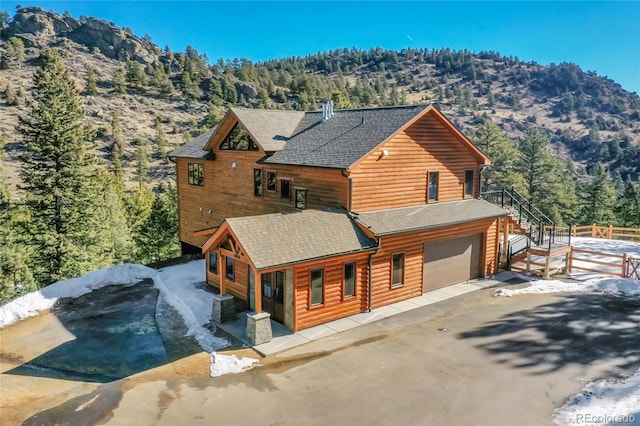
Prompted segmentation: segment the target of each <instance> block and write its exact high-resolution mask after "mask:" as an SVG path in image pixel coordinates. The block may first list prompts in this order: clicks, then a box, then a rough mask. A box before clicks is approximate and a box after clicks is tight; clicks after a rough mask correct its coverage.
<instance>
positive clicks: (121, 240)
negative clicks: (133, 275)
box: [86, 169, 135, 267]
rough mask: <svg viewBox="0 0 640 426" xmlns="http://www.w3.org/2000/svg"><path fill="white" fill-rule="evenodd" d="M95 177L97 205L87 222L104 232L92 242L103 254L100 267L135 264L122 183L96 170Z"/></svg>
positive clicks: (103, 171) (117, 177) (118, 177)
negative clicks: (114, 264) (112, 264)
mask: <svg viewBox="0 0 640 426" xmlns="http://www.w3.org/2000/svg"><path fill="white" fill-rule="evenodd" d="M94 176H95V178H94V179H95V183H96V185H95V189H94V197H93V205H92V206H91V215H89V216H88V217H87V218H86V221H87V226H89V227H91V228H94V229H101V230H102V231H103V232H98V233H96V235H95V237H94V239H93V241H92V244H94V245H96V246H97V247H99V251H100V252H101V253H102V255H101V258H100V259H99V260H97V261H96V267H98V266H104V265H107V264H111V263H122V262H127V261H131V260H132V259H133V257H134V252H135V243H134V241H133V237H132V236H131V233H130V232H129V225H128V223H127V216H126V209H125V203H124V198H125V197H124V184H123V182H122V179H121V177H120V176H118V175H113V174H111V173H109V172H107V171H106V170H104V169H96V174H95V175H94ZM97 189H100V190H97Z"/></svg>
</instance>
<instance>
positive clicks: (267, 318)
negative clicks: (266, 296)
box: [246, 312, 273, 346]
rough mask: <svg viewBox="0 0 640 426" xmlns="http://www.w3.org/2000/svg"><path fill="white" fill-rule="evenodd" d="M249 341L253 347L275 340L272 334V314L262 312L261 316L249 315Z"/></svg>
mask: <svg viewBox="0 0 640 426" xmlns="http://www.w3.org/2000/svg"><path fill="white" fill-rule="evenodd" d="M246 335H247V340H249V343H251V344H252V345H253V346H256V345H261V344H263V343H268V342H270V341H271V339H272V338H273V335H272V333H271V314H269V313H268V312H261V313H259V314H255V313H248V314H247V330H246Z"/></svg>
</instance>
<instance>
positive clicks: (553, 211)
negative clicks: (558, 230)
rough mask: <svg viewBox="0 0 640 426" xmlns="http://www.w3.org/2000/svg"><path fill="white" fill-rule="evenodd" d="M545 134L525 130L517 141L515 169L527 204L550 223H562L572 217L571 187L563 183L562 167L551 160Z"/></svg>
mask: <svg viewBox="0 0 640 426" xmlns="http://www.w3.org/2000/svg"><path fill="white" fill-rule="evenodd" d="M549 145H550V140H549V137H548V136H547V134H546V133H544V132H543V131H542V130H540V129H537V128H534V127H532V128H529V129H527V130H526V132H525V137H524V138H523V139H522V140H521V141H520V144H519V147H518V148H519V151H520V155H519V157H518V161H517V162H516V166H517V168H518V170H519V171H520V172H521V173H522V175H523V176H524V179H525V188H524V189H525V193H526V195H528V197H529V199H530V201H531V202H532V203H533V204H534V205H535V206H536V207H537V208H539V209H540V210H541V211H542V212H543V213H545V214H546V215H547V216H548V217H549V218H550V219H551V220H553V221H554V222H557V223H563V222H565V221H568V220H570V219H571V218H572V217H573V215H574V207H575V203H576V195H575V185H574V183H573V180H571V179H567V176H569V173H568V171H567V166H566V164H563V163H562V162H561V161H560V160H559V159H557V158H554V157H552V156H551V153H550V151H549Z"/></svg>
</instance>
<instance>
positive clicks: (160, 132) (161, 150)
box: [154, 120, 167, 159]
mask: <svg viewBox="0 0 640 426" xmlns="http://www.w3.org/2000/svg"><path fill="white" fill-rule="evenodd" d="M154 142H155V143H156V147H157V150H158V157H159V158H162V159H165V158H167V135H166V134H165V132H164V128H163V127H162V123H160V120H156V137H155V140H154Z"/></svg>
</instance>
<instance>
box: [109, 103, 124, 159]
mask: <svg viewBox="0 0 640 426" xmlns="http://www.w3.org/2000/svg"><path fill="white" fill-rule="evenodd" d="M111 142H112V143H113V144H114V145H115V146H117V147H118V150H119V151H120V152H121V153H122V151H124V138H123V137H122V123H121V122H120V114H119V113H118V111H117V110H113V111H112V112H111Z"/></svg>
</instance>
